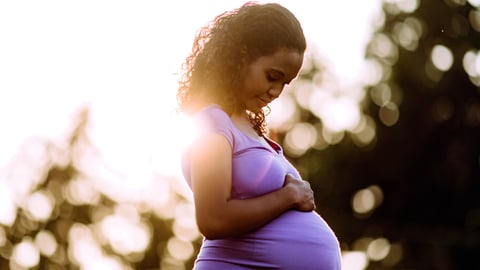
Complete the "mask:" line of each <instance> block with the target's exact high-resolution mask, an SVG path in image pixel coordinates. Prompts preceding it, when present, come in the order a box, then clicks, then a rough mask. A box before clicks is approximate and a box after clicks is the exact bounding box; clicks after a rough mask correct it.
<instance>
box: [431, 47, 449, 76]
mask: <svg viewBox="0 0 480 270" xmlns="http://www.w3.org/2000/svg"><path fill="white" fill-rule="evenodd" d="M430 57H431V60H432V62H433V64H434V65H435V67H436V68H438V69H439V70H441V71H447V70H449V69H450V67H452V64H453V60H454V59H453V54H452V51H450V49H448V48H447V47H445V46H443V45H435V46H434V47H433V49H432V53H431V56H430Z"/></svg>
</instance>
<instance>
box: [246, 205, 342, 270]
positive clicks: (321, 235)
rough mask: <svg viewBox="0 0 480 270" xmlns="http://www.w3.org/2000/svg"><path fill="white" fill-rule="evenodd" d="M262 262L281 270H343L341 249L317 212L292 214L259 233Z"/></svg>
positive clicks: (260, 258) (257, 242) (282, 217)
mask: <svg viewBox="0 0 480 270" xmlns="http://www.w3.org/2000/svg"><path fill="white" fill-rule="evenodd" d="M255 239H256V245H255V254H256V256H258V258H257V259H258V260H259V261H264V260H270V261H272V262H278V264H279V267H280V268H281V269H340V261H341V257H340V247H339V244H338V240H337V238H336V236H335V234H334V233H333V231H332V230H331V229H330V227H329V226H328V225H327V223H326V222H325V221H324V220H323V219H322V218H321V217H320V216H319V215H318V214H316V213H314V212H299V211H289V212H286V213H285V214H284V215H282V216H280V217H279V218H278V219H276V220H274V221H273V222H271V223H270V224H268V225H266V226H264V227H263V228H261V229H260V230H258V231H257V232H255Z"/></svg>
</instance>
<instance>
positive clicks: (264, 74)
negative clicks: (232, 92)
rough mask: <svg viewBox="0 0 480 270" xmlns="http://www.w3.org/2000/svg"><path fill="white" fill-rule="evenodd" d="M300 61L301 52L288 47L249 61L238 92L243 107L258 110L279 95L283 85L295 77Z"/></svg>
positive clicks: (301, 59)
mask: <svg viewBox="0 0 480 270" xmlns="http://www.w3.org/2000/svg"><path fill="white" fill-rule="evenodd" d="M302 63H303V54H302V53H299V52H297V51H295V50H289V49H279V50H277V51H276V52H275V53H274V54H272V55H269V56H261V57H259V58H257V59H256V60H254V61H253V62H251V63H250V64H249V65H248V66H247V67H246V72H245V73H244V74H245V79H244V83H243V89H241V93H240V99H241V101H242V103H243V105H244V107H245V109H247V110H249V111H251V112H259V111H260V110H261V109H262V108H263V107H265V106H267V105H268V104H269V103H270V102H272V101H273V100H274V99H276V98H277V97H279V96H280V94H281V93H282V91H283V88H284V87H285V85H286V84H289V83H290V82H291V81H292V80H293V79H294V78H295V77H297V74H298V72H299V70H300V68H301V66H302Z"/></svg>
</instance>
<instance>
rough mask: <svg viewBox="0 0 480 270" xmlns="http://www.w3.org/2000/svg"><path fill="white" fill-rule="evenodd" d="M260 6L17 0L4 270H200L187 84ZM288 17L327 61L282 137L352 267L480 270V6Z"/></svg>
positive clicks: (453, 0)
mask: <svg viewBox="0 0 480 270" xmlns="http://www.w3.org/2000/svg"><path fill="white" fill-rule="evenodd" d="M243 2H244V1H236V0H235V1H233V0H232V1H219V0H216V1H206V0H205V1H186V0H183V1H169V2H166V1H141V2H138V1H136V2H134V1H109V0H100V1H91V0H87V1H81V2H70V1H2V2H0V126H1V132H0V269H53V270H55V269H191V268H192V265H193V260H194V259H195V256H196V253H197V252H198V248H199V246H200V244H201V239H202V237H201V235H200V234H199V233H198V230H197V228H196V225H195V220H194V213H193V211H194V210H193V205H192V200H191V193H190V191H189V189H188V188H187V187H186V185H185V183H184V180H183V178H182V175H181V173H180V162H179V158H180V151H181V149H182V147H183V146H185V145H186V144H187V143H188V141H189V140H190V139H191V138H192V133H193V130H192V128H191V126H190V123H189V121H188V120H187V119H185V118H184V117H182V116H179V115H177V114H176V113H175V106H176V104H175V102H176V101H175V91H176V82H177V74H178V70H179V67H180V65H181V63H182V61H183V60H184V58H185V57H186V55H187V54H188V52H189V50H190V47H191V42H192V41H193V37H194V34H195V31H196V30H197V29H198V28H199V27H200V26H202V25H204V24H205V23H207V22H208V21H209V20H211V19H212V18H213V17H214V16H216V15H218V14H219V13H221V12H223V11H225V10H229V9H232V8H236V7H238V6H240V5H241V4H243ZM278 2H279V3H281V4H283V5H284V6H285V7H287V8H289V9H290V10H291V11H292V12H293V13H295V14H296V15H297V17H298V19H299V20H300V22H301V23H302V25H303V27H304V30H305V34H306V36H307V39H308V41H309V47H308V50H307V53H306V56H305V62H304V66H303V67H302V70H301V73H300V76H299V78H298V79H297V80H296V81H295V82H294V83H292V84H291V85H290V86H289V87H288V89H286V90H285V94H284V95H283V96H282V97H281V98H280V99H278V100H277V101H275V103H274V104H273V105H272V113H271V114H270V115H269V119H268V120H269V125H270V128H271V135H272V136H273V137H275V138H276V139H277V140H278V141H279V142H280V143H281V144H282V145H283V147H284V150H285V154H286V155H287V156H288V158H289V159H290V160H291V161H292V162H293V163H294V165H295V166H297V168H298V169H299V170H300V172H301V174H302V175H303V177H304V179H307V180H309V181H310V182H311V184H312V187H313V188H314V189H315V192H316V193H315V194H316V202H317V211H318V212H319V213H320V214H321V215H322V216H323V217H324V218H325V219H326V220H327V222H328V223H329V224H330V226H331V227H332V228H333V230H334V231H335V232H336V234H337V236H338V238H339V240H340V243H341V247H342V256H343V264H344V269H346V270H348V269H479V268H480V259H479V255H480V197H479V194H480V173H479V172H480V1H479V0H362V1H355V0H349V1H347V0H345V1H336V2H335V1H316V2H310V1H293V0H292V1H287V0H285V1H278Z"/></svg>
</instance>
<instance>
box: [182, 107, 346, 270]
mask: <svg viewBox="0 0 480 270" xmlns="http://www.w3.org/2000/svg"><path fill="white" fill-rule="evenodd" d="M194 121H195V124H196V125H197V127H198V128H199V131H200V132H215V133H219V134H221V135H223V136H225V138H227V140H228V142H229V143H230V145H231V147H232V151H233V157H232V162H233V164H232V165H233V166H232V168H233V169H232V198H236V199H245V198H249V197H255V196H259V195H262V194H265V193H268V192H271V191H274V190H277V189H279V188H281V187H282V186H283V182H284V179H285V175H286V174H287V173H291V174H293V175H295V176H296V177H298V178H300V176H299V174H298V172H297V170H296V169H295V168H294V167H293V166H292V165H291V163H290V162H288V161H287V160H286V158H285V157H284V155H283V152H282V149H281V147H280V146H279V145H278V144H276V143H275V142H273V141H270V143H271V144H273V145H274V148H276V151H273V150H272V149H269V148H267V147H266V146H264V145H262V144H261V143H260V142H258V141H256V140H255V139H253V138H251V137H249V136H247V135H246V134H244V133H243V132H242V131H240V130H239V129H238V128H237V127H236V126H235V125H234V123H233V122H232V121H231V119H230V117H229V116H228V115H227V114H226V113H225V112H224V111H223V110H222V109H221V108H220V107H218V106H216V105H211V106H209V107H207V108H205V109H203V110H201V111H200V112H198V113H197V114H196V115H195V117H194ZM183 157H186V155H184V156H183ZM182 170H183V173H184V176H185V179H186V180H187V183H188V184H189V185H191V181H190V170H189V161H188V159H186V158H183V159H182ZM195 269H198V270H203V269H212V270H213V269H214V270H217V269H226V270H230V269H292V270H298V269H302V270H307V269H325V270H327V269H328V270H335V269H341V256H340V247H339V243H338V240H337V238H336V236H335V234H334V233H333V231H332V230H331V229H330V227H329V226H328V225H327V223H326V222H325V221H324V220H323V219H322V217H320V215H318V214H317V213H316V212H301V211H296V210H290V211H287V212H285V213H284V214H282V215H280V216H279V217H277V218H276V219H275V220H273V221H271V222H270V223H268V224H266V225H265V226H263V227H261V228H259V229H257V230H255V231H253V232H251V233H248V234H245V235H242V236H240V237H231V238H226V239H218V240H208V239H204V242H203V245H202V247H201V249H200V252H199V254H198V257H197V260H196V263H195Z"/></svg>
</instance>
